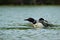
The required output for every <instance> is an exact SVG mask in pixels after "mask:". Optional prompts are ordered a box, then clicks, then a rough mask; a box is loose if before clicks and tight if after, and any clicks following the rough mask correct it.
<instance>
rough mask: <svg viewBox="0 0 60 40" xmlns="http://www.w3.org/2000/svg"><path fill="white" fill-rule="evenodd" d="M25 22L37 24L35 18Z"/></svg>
mask: <svg viewBox="0 0 60 40" xmlns="http://www.w3.org/2000/svg"><path fill="white" fill-rule="evenodd" d="M25 21H29V22H31V23H33V24H36V20H35V19H33V18H28V19H25Z"/></svg>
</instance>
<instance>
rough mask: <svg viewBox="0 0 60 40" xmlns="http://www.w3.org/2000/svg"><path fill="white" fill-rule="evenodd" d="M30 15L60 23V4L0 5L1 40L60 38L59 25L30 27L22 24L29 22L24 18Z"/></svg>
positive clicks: (58, 39) (56, 39)
mask: <svg viewBox="0 0 60 40" xmlns="http://www.w3.org/2000/svg"><path fill="white" fill-rule="evenodd" d="M29 17H32V18H35V19H37V20H38V19H39V18H41V17H42V18H44V19H46V20H48V21H49V22H50V23H53V24H58V25H59V24H60V6H0V40H60V29H59V30H58V28H57V27H56V28H57V29H30V28H29V26H21V25H20V24H25V23H28V22H26V21H24V19H25V18H29ZM9 27H10V28H9ZM19 27H23V29H19ZM59 27H60V26H59ZM1 28H2V29H1ZM6 28H7V29H6ZM24 28H26V29H24Z"/></svg>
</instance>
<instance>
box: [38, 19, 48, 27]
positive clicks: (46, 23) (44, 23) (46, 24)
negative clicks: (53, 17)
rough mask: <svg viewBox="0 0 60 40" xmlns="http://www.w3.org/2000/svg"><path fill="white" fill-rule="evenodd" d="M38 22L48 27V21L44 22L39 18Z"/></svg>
mask: <svg viewBox="0 0 60 40" xmlns="http://www.w3.org/2000/svg"><path fill="white" fill-rule="evenodd" d="M39 22H40V23H42V24H43V25H44V26H45V27H47V26H48V21H47V20H44V19H43V18H40V19H39Z"/></svg>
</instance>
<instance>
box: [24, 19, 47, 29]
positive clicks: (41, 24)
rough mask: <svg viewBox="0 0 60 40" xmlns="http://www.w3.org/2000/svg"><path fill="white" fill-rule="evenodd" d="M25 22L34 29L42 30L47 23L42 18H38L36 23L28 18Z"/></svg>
mask: <svg viewBox="0 0 60 40" xmlns="http://www.w3.org/2000/svg"><path fill="white" fill-rule="evenodd" d="M25 20H26V21H29V22H31V23H32V24H33V27H34V28H43V27H47V26H48V22H47V21H46V20H44V19H43V18H40V19H39V20H38V21H36V20H35V19H34V18H28V19H25Z"/></svg>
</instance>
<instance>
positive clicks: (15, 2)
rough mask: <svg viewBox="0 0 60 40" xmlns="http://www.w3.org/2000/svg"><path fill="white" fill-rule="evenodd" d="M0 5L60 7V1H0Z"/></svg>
mask: <svg viewBox="0 0 60 40" xmlns="http://www.w3.org/2000/svg"><path fill="white" fill-rule="evenodd" d="M0 5H60V0H0Z"/></svg>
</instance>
